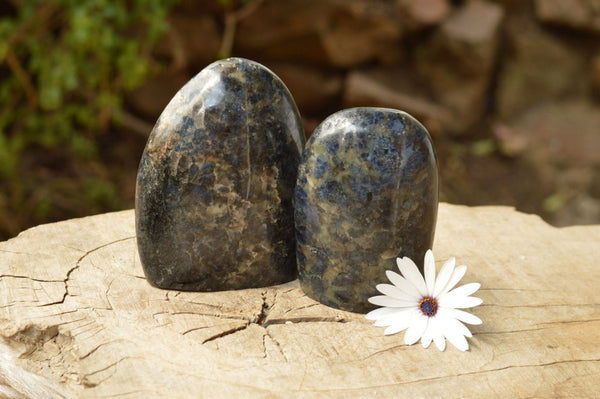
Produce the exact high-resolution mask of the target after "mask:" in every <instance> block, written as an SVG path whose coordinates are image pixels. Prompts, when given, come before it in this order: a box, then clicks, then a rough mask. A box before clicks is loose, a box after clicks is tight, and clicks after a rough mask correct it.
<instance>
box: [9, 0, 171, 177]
mask: <svg viewBox="0 0 600 399" xmlns="http://www.w3.org/2000/svg"><path fill="white" fill-rule="evenodd" d="M173 2H174V0H171V1H159V0H154V1H153V0H129V1H125V0H50V1H46V0H30V1H24V2H21V3H20V4H21V6H20V7H19V8H18V9H16V10H15V12H14V13H13V15H11V16H5V17H3V18H1V19H0V76H1V77H2V79H1V80H0V177H4V178H9V179H10V178H14V177H15V174H16V173H17V168H18V166H19V160H20V155H21V154H22V152H23V151H25V150H26V149H27V148H28V147H29V146H31V145H36V146H42V147H45V148H57V147H61V148H65V149H67V150H68V151H69V152H70V153H71V154H72V155H75V156H77V157H82V158H84V159H91V158H94V157H96V156H97V151H98V148H97V144H96V138H97V137H98V136H99V135H102V134H103V133H105V132H107V130H108V128H109V127H110V123H111V121H113V120H115V119H118V116H119V113H120V111H121V106H122V97H123V93H124V92H125V91H126V90H130V89H133V88H135V87H138V86H139V85H141V84H142V83H143V82H144V81H145V79H146V78H147V77H148V75H149V73H150V71H151V69H152V63H151V59H150V51H151V48H152V45H153V44H154V43H155V41H156V40H157V39H158V38H159V36H160V34H161V33H162V32H164V30H165V29H166V28H167V24H166V14H167V12H168V10H169V9H170V7H171V6H172V5H173Z"/></svg>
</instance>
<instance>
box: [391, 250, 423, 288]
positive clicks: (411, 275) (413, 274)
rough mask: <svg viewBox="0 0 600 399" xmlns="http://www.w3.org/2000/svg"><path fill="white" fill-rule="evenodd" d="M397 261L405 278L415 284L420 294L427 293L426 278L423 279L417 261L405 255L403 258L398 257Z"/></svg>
mask: <svg viewBox="0 0 600 399" xmlns="http://www.w3.org/2000/svg"><path fill="white" fill-rule="evenodd" d="M396 263H397V264H398V268H399V269H400V272H401V273H402V275H403V276H404V278H405V279H407V280H408V281H409V282H410V283H411V284H412V285H414V286H415V288H416V289H417V291H419V294H420V295H422V296H425V295H427V287H426V286H425V280H423V276H422V275H421V273H420V272H419V268H418V267H417V265H415V262H413V261H412V260H411V259H410V258H407V257H406V256H405V257H404V258H402V259H400V258H397V259H396Z"/></svg>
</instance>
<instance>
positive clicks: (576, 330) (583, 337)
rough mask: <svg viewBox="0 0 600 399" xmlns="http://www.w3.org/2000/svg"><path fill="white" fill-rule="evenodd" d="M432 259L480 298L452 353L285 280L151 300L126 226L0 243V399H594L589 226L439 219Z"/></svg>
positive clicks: (65, 227)
mask: <svg viewBox="0 0 600 399" xmlns="http://www.w3.org/2000/svg"><path fill="white" fill-rule="evenodd" d="M434 253H435V255H436V259H437V261H438V268H439V264H440V263H441V262H443V261H445V260H446V259H447V258H448V257H450V256H455V257H456V258H457V262H458V264H467V265H468V266H469V268H468V271H467V274H466V276H465V277H464V278H463V281H462V283H468V282H480V283H481V284H482V288H481V290H480V291H479V292H478V293H477V296H479V297H481V298H482V299H483V300H484V304H483V305H481V306H479V307H477V308H475V309H473V313H474V314H476V315H477V316H479V317H480V318H481V319H482V320H483V322H484V324H483V325H481V326H473V327H471V331H472V332H473V338H471V339H470V340H469V343H470V350H469V351H468V352H465V353H463V352H460V351H458V350H457V349H455V348H454V347H452V346H451V345H449V346H448V348H447V349H446V351H445V352H439V351H438V350H437V349H436V348H435V346H434V345H432V346H431V347H430V348H429V349H423V348H422V347H421V345H420V344H416V345H413V346H406V345H404V344H403V333H401V334H397V335H392V336H384V335H383V328H377V327H374V326H373V325H372V323H371V322H369V321H367V320H365V319H364V317H363V315H360V314H352V313H347V312H342V311H338V310H335V309H331V308H328V307H325V306H323V305H320V304H318V303H316V302H315V301H313V300H311V299H309V298H307V297H306V296H305V295H303V293H302V291H301V290H300V289H299V286H298V283H297V281H294V282H291V283H288V284H284V285H280V286H275V287H266V288H261V289H250V290H241V291H229V292H216V293H189V292H175V291H163V290H159V289H156V288H153V287H150V286H149V285H148V283H147V282H146V280H145V279H144V276H143V272H142V269H141V266H140V263H139V259H138V256H137V251H136V245H135V229H134V216H133V211H124V212H119V213H111V214H105V215H99V216H94V217H88V218H84V219H77V220H69V221H66V222H61V223H56V224H49V225H43V226H38V227H35V228H33V229H30V230H27V231H25V232H23V233H21V234H20V235H19V236H18V237H16V238H14V239H11V240H9V241H6V242H3V243H0V338H1V339H0V358H2V359H4V360H3V361H2V362H0V397H2V396H3V395H4V396H5V397H11V395H12V397H18V395H19V392H26V391H24V390H23V387H22V386H15V385H19V384H21V385H23V384H27V383H28V382H27V381H29V383H32V384H34V385H35V386H37V387H38V388H39V389H41V387H42V385H43V384H42V385H36V384H39V380H36V379H35V378H33V377H36V376H34V375H33V374H28V373H34V374H36V375H37V376H39V377H41V379H43V380H44V381H45V383H47V385H48V387H49V388H48V389H47V390H46V391H45V392H46V393H45V394H44V395H47V397H55V396H58V397H61V396H66V397H74V398H79V397H81V398H91V397H121V398H129V397H131V398H133V397H144V398H155V397H156V398H159V397H160V398H167V397H179V398H185V397H189V398H196V397H206V398H233V397H250V398H253V397H260V398H271V397H299V398H311V397H324V398H336V397H344V398H360V397H365V398H371V397H411V398H418V397H445V398H454V397H456V398H460V397H500V398H512V397H577V398H584V397H587V398H590V397H599V396H600V378H599V377H598V376H600V301H599V292H600V265H599V261H600V226H576V227H569V228H562V229H557V228H553V227H551V226H549V225H547V224H546V223H544V222H543V221H542V220H541V219H540V218H538V217H537V216H532V215H526V214H522V213H518V212H516V211H514V210H513V209H511V208H506V207H477V208H468V207H463V206H453V205H448V204H440V211H439V216H438V227H437V233H436V240H435V247H434ZM3 351H4V357H2V356H3ZM10 353H12V355H10ZM17 355H19V356H18V357H17ZM11 356H12V357H11ZM11 367H12V368H13V369H19V370H24V371H23V373H24V374H23V375H21V376H19V375H15V371H14V370H13V371H11ZM11 373H12V374H11ZM28 376H29V377H32V378H30V379H28ZM19 378H21V379H19ZM36 378H38V377H36ZM11 381H12V382H11ZM19 381H21V383H19ZM32 381H33V382H32ZM36 381H37V382H36ZM60 391H62V392H63V393H62V394H60V393H59V392H60ZM42 396H43V395H42V394H41V393H40V394H37V397H42Z"/></svg>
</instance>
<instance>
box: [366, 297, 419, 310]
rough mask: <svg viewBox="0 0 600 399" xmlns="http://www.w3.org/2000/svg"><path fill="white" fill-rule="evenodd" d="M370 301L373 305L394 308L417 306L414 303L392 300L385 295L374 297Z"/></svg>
mask: <svg viewBox="0 0 600 399" xmlns="http://www.w3.org/2000/svg"><path fill="white" fill-rule="evenodd" d="M368 301H369V302H371V303H372V304H373V305H378V306H389V307H392V308H407V307H412V306H415V303H414V301H403V300H400V299H396V298H390V297H389V296H385V295H377V296H372V297H371V298H369V299H368Z"/></svg>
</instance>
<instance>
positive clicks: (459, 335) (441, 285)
mask: <svg viewBox="0 0 600 399" xmlns="http://www.w3.org/2000/svg"><path fill="white" fill-rule="evenodd" d="M396 263H397V264H398V268H399V269H400V272H401V273H402V276H401V275H399V274H398V273H395V272H393V271H390V270H388V271H386V275H387V277H388V279H389V280H390V281H391V282H392V284H393V285H392V284H378V285H377V286H376V288H377V291H379V292H381V293H382V294H383V295H378V296H374V297H371V298H369V302H371V303H372V304H374V305H379V306H383V307H382V308H379V309H375V310H373V311H371V312H369V313H367V314H366V316H365V317H366V318H367V319H369V320H376V322H375V326H377V327H384V326H386V327H387V328H386V330H385V332H384V334H385V335H390V334H396V333H398V332H400V331H403V330H406V333H405V334H404V342H405V343H406V344H407V345H412V344H414V343H415V342H417V341H418V340H419V338H420V339H421V344H422V345H423V347H424V348H427V347H428V346H429V345H430V344H431V341H433V342H435V345H436V346H437V347H438V349H439V350H441V351H443V350H444V349H445V348H446V338H447V339H448V341H450V343H451V344H452V345H454V346H456V347H457V348H458V349H460V350H461V351H466V350H467V349H469V344H468V342H467V340H466V338H465V337H472V335H471V332H470V331H469V329H468V328H467V327H466V326H465V325H464V324H463V323H461V322H464V323H467V324H474V325H475V324H481V323H482V321H481V319H480V318H479V317H477V316H474V315H472V314H470V313H467V312H464V311H462V310H459V309H463V308H472V307H474V306H477V305H480V304H481V303H482V302H483V301H482V300H481V299H479V298H475V297H472V296H469V295H471V294H473V293H474V292H475V291H477V290H478V289H479V287H481V284H479V283H470V284H465V285H462V286H460V287H458V288H455V289H453V288H454V286H455V285H456V284H458V282H459V281H460V279H461V278H462V277H463V276H464V275H465V272H466V271H467V267H466V266H465V265H461V266H458V267H456V268H455V267H454V265H455V263H456V262H455V260H454V258H450V259H448V261H446V263H444V266H442V269H441V270H440V273H439V274H438V276H437V279H436V278H435V260H434V258H433V252H431V250H428V251H427V253H426V254H425V279H423V276H422V275H421V273H420V272H419V269H418V268H417V265H415V263H414V262H413V261H412V260H410V259H409V258H407V257H404V258H402V259H400V258H397V259H396ZM403 276H404V277H403Z"/></svg>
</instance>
